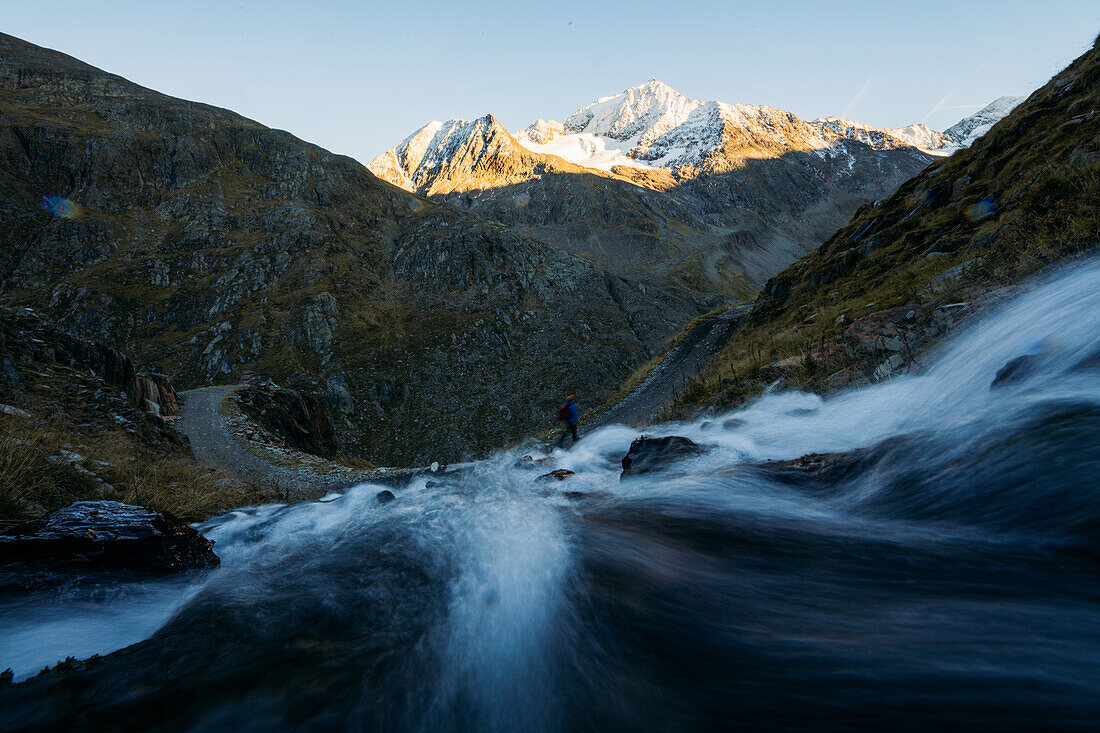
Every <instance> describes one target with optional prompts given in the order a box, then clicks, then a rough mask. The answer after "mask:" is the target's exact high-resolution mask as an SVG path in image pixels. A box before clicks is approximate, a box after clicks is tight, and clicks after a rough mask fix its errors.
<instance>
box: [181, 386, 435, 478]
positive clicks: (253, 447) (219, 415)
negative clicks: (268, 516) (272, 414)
mask: <svg viewBox="0 0 1100 733" xmlns="http://www.w3.org/2000/svg"><path fill="white" fill-rule="evenodd" d="M234 389H236V387H204V388H202V389H192V390H188V391H185V392H181V393H180V396H181V397H182V398H183V404H182V405H181V407H180V417H179V420H177V421H176V429H177V430H179V431H180V432H182V433H183V434H184V435H186V436H187V437H188V439H189V440H190V441H191V451H192V453H194V454H195V458H196V459H198V460H199V461H201V462H203V463H205V464H207V465H209V466H212V467H214V468H217V469H220V470H222V471H224V472H225V473H227V474H229V475H231V476H236V477H237V478H239V479H241V480H243V481H247V482H248V483H250V484H253V485H255V486H259V487H261V488H264V489H267V490H269V491H273V492H275V494H276V495H277V496H279V497H280V498H284V499H308V498H316V497H319V496H323V495H324V494H326V493H328V492H329V491H334V490H337V489H345V488H347V487H349V486H354V485H355V484H359V483H364V482H371V483H386V484H393V483H397V482H403V481H405V480H407V479H408V478H409V477H410V476H411V475H412V474H414V473H417V472H418V470H417V469H386V468H378V469H373V470H359V469H353V468H348V467H347V466H342V465H340V464H338V463H335V462H333V461H329V460H326V459H324V458H320V457H318V456H314V455H310V454H308V453H302V452H300V451H296V450H292V449H288V448H284V447H278V446H272V445H263V444H248V445H246V444H245V443H244V442H242V439H241V438H239V437H238V436H237V435H234V423H237V427H238V428H239V424H240V423H241V422H242V421H243V420H245V418H244V417H243V416H240V415H237V416H235V417H232V418H231V417H229V416H227V415H226V414H225V413H223V411H222V404H223V402H224V401H225V398H226V397H227V396H228V395H229V394H230V393H231V392H232V391H233V390H234Z"/></svg>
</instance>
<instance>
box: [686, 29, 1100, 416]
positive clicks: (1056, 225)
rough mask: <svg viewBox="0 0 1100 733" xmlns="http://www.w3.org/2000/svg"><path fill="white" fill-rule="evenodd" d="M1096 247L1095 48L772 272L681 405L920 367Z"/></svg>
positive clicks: (1099, 185)
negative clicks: (1035, 278) (959, 330)
mask: <svg viewBox="0 0 1100 733" xmlns="http://www.w3.org/2000/svg"><path fill="white" fill-rule="evenodd" d="M1098 44H1100V39H1098ZM1011 104H1012V103H1011V102H1006V103H1004V104H1003V105H1002V107H1003V106H1009V105H1011ZM1013 106H1014V105H1013ZM975 129H977V128H975ZM971 132H972V131H971ZM1098 244H1100V45H1094V47H1093V48H1092V49H1091V50H1090V51H1088V52H1086V53H1085V54H1084V55H1083V56H1081V57H1080V58H1078V59H1077V60H1076V61H1074V62H1073V63H1072V64H1071V65H1070V66H1069V67H1068V68H1067V69H1065V70H1064V71H1063V72H1062V73H1060V74H1058V75H1057V76H1056V77H1054V78H1053V79H1052V80H1051V81H1050V82H1049V83H1047V84H1046V85H1045V86H1043V87H1042V88H1040V89H1039V90H1037V91H1036V92H1034V93H1033V94H1032V95H1031V96H1029V97H1028V98H1027V100H1026V101H1024V102H1022V103H1020V104H1019V105H1018V106H1014V109H1013V110H1012V111H1011V113H1010V114H1008V116H1007V117H1005V118H1004V119H1002V120H1001V121H1000V122H998V123H997V124H995V125H994V126H993V127H992V129H990V130H989V132H988V133H986V134H985V135H984V136H982V137H980V138H979V139H977V140H976V141H975V142H974V144H973V145H972V146H971V147H970V148H968V149H965V150H961V151H959V152H957V153H955V154H954V155H952V156H951V157H950V158H946V159H941V160H939V161H937V162H935V163H934V164H932V165H931V166H929V167H928V168H927V169H926V170H924V171H923V172H922V173H920V174H919V175H918V176H916V177H915V178H913V179H912V180H910V181H909V182H907V183H905V184H904V185H903V186H902V187H901V188H900V189H899V190H898V191H897V192H896V193H894V194H893V195H892V196H890V197H889V198H887V199H885V200H884V201H880V202H876V203H874V204H871V205H867V206H863V207H861V208H860V210H859V211H858V212H857V213H856V215H855V216H854V217H853V218H852V220H851V221H850V222H849V223H848V224H847V225H846V226H844V227H843V228H841V229H840V230H839V231H838V232H836V233H835V234H834V235H833V236H832V237H830V238H829V239H828V240H827V241H826V242H825V243H824V244H823V245H822V246H821V247H819V248H818V249H816V250H814V252H812V253H811V254H810V255H808V256H806V257H804V258H802V259H801V260H799V261H798V262H796V263H795V264H794V265H792V266H790V267H788V268H787V269H786V270H784V271H783V272H781V273H780V274H779V275H777V276H776V277H774V278H772V279H771V280H770V281H769V282H768V284H767V286H766V287H765V288H764V291H763V293H762V294H761V296H760V297H759V298H758V299H757V301H756V303H755V304H754V306H753V309H752V312H751V314H750V316H749V318H748V319H747V321H746V324H745V325H744V326H743V327H742V328H741V330H740V331H739V332H738V333H736V334H735V335H734V336H733V338H732V339H731V342H730V344H729V345H728V346H727V348H726V349H725V351H724V352H723V353H722V354H720V355H719V356H718V357H717V358H716V359H715V361H714V362H713V363H712V366H711V367H710V368H709V369H708V370H707V371H706V373H705V374H704V375H703V376H702V377H701V378H700V379H699V380H697V381H696V382H695V383H693V384H692V385H689V387H688V388H687V389H686V390H685V391H684V393H683V394H682V395H681V396H680V409H679V410H678V412H681V413H682V412H684V411H688V410H692V409H697V408H699V407H700V406H703V405H730V404H736V403H738V402H740V401H741V400H743V399H745V398H746V397H749V396H752V395H753V394H757V393H759V391H760V390H762V389H763V388H764V387H765V386H767V385H768V384H769V383H771V382H773V381H774V380H777V379H782V380H783V381H784V382H786V383H788V384H795V385H799V386H803V387H806V388H810V389H817V390H826V389H831V388H835V387H839V386H843V385H845V384H852V383H854V382H859V381H864V380H871V379H883V378H886V377H888V376H890V375H892V374H897V373H903V372H906V371H914V370H919V369H920V356H921V354H922V352H923V351H924V350H926V349H928V348H929V347H931V346H932V345H934V344H935V343H937V342H938V341H939V340H940V339H941V338H942V337H943V335H944V334H945V333H947V332H948V331H950V329H951V328H952V327H953V326H954V325H956V324H957V323H959V322H961V321H962V320H963V319H965V318H967V317H969V316H971V315H973V314H974V313H976V312H980V311H981V310H982V309H983V307H984V306H986V305H988V304H990V303H993V302H996V300H997V299H998V298H999V297H1002V296H1003V294H1004V291H1005V290H1006V289H1009V288H1011V287H1012V286H1014V285H1015V284H1016V283H1018V282H1019V281H1020V280H1021V279H1022V278H1024V277H1026V276H1027V275H1029V274H1031V273H1033V272H1035V271H1037V270H1040V269H1042V268H1045V267H1048V266H1050V265H1052V264H1055V263H1060V262H1063V261H1065V260H1067V259H1070V258H1074V257H1078V256H1092V255H1093V254H1094V253H1095V252H1096V251H1097V249H1096V248H1097V245H1098Z"/></svg>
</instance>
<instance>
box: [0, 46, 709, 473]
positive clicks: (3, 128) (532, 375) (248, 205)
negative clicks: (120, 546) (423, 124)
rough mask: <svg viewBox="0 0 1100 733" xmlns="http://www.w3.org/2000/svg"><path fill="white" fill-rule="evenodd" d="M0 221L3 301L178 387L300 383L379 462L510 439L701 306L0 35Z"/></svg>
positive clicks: (597, 388)
mask: <svg viewBox="0 0 1100 733" xmlns="http://www.w3.org/2000/svg"><path fill="white" fill-rule="evenodd" d="M0 218H2V219H3V221H4V222H5V224H6V226H5V227H3V228H0V291H2V293H3V296H2V297H3V299H4V300H6V301H8V302H14V303H24V304H31V305H34V306H37V307H40V308H42V309H43V311H44V312H46V313H48V314H49V315H50V316H51V317H52V318H54V319H56V320H57V321H59V322H61V323H63V324H65V325H66V326H67V327H69V328H73V329H78V330H80V331H82V332H84V333H87V334H92V335H94V336H95V337H97V338H99V339H101V340H105V341H108V342H110V343H112V344H115V345H120V346H126V347H127V348H129V349H130V350H131V351H132V353H134V354H135V355H136V357H137V359H138V361H139V362H140V363H142V364H155V365H157V366H159V367H161V368H162V369H163V370H166V371H169V372H171V373H172V374H173V375H174V376H175V377H176V379H177V381H178V382H179V383H181V384H182V385H183V386H185V387H188V386H199V385H203V384H210V383H215V382H235V381H236V378H237V377H238V376H239V375H240V374H241V373H242V372H243V371H244V370H250V371H253V372H257V373H262V374H269V375H271V376H273V377H276V378H279V379H281V378H285V377H289V376H291V375H299V376H300V377H302V381H304V382H310V383H312V385H313V386H314V387H315V388H316V389H319V390H322V391H324V392H325V393H326V395H327V399H328V401H329V405H330V407H331V409H332V410H333V423H334V427H335V430H336V438H337V440H338V442H339V444H340V446H341V448H342V449H343V450H345V451H346V452H349V453H354V454H360V455H363V456H364V457H366V458H367V459H369V460H371V461H372V462H374V463H377V464H389V465H401V464H403V463H416V464H420V463H423V462H426V461H429V460H436V459H440V460H444V461H452V460H455V459H458V458H461V457H462V456H465V455H467V454H471V453H477V452H481V451H485V450H488V449H490V448H492V447H495V446H497V445H500V444H501V443H502V442H505V441H508V440H511V439H515V438H519V437H521V436H524V435H527V434H529V433H531V432H533V431H535V430H536V429H537V428H538V427H540V426H542V425H545V424H546V423H547V422H548V421H550V420H552V415H551V414H550V413H549V410H550V408H551V406H552V404H554V400H555V399H556V397H557V395H559V394H560V393H562V392H566V391H573V392H579V393H583V394H585V395H586V396H587V398H588V399H592V400H598V399H600V397H601V396H602V395H607V394H609V393H610V391H611V390H612V389H614V387H615V386H616V385H617V384H618V383H619V382H620V381H621V379H622V378H623V377H624V376H625V375H626V374H627V373H629V370H630V369H631V368H633V367H634V366H636V365H638V364H640V363H642V362H644V361H645V360H646V359H647V358H648V357H649V356H650V355H651V354H653V353H654V352H655V351H656V350H657V349H659V348H660V346H661V345H662V344H663V342H664V340H665V339H666V338H667V336H669V335H670V334H671V333H673V332H674V331H675V329H676V328H677V327H678V326H679V325H681V324H683V323H685V322H687V321H688V320H690V319H691V318H692V317H693V316H695V315H697V314H699V313H700V312H701V311H702V310H705V309H706V308H707V307H709V304H708V303H706V302H703V301H700V300H695V299H691V298H687V297H684V295H683V291H682V289H676V288H662V287H661V286H660V284H655V283H648V284H646V283H638V282H635V281H632V280H626V279H623V278H620V277H617V276H615V275H613V274H610V273H608V272H607V271H605V270H603V269H601V268H599V267H597V266H595V265H593V264H592V263H591V262H589V261H587V260H584V259H580V258H577V257H574V256H571V255H569V254H567V253H565V252H563V251H561V250H560V249H558V248H555V247H552V246H548V245H546V244H543V243H542V242H539V241H536V240H534V239H531V238H529V237H527V236H524V235H523V234H521V233H517V232H515V231H512V230H509V229H506V228H504V227H502V226H500V225H499V224H495V223H491V222H489V221H487V220H485V219H483V218H481V217H479V216H476V215H472V214H469V213H466V212H463V211H461V210H458V209H456V208H454V207H451V206H447V205H440V204H437V203H434V202H431V201H427V200H424V199H421V198H418V197H416V196H413V195H410V194H408V193H406V192H405V191H402V190H400V189H398V188H396V187H394V186H391V185H389V184H387V183H384V182H382V181H380V180H379V179H378V178H376V177H375V176H373V175H372V174H371V173H369V172H368V171H367V170H366V169H364V168H363V167H362V166H361V165H359V164H358V163H356V162H355V161H353V160H351V159H348V158H345V157H341V156H337V155H333V154H331V153H329V152H327V151H325V150H322V149H320V148H317V147H316V146H313V145H309V144H307V143H304V142H302V141H300V140H298V139H296V138H294V137H293V136H291V135H289V134H288V133H285V132H282V131H279V130H271V129H268V128H265V127H263V126H262V125H260V124H258V123H256V122H253V121H251V120H247V119H245V118H243V117H240V116H239V115H236V114H234V113H232V112H229V111H226V110H222V109H217V108H213V107H209V106H207V105H202V104H197V103H193V102H187V101H183V100H178V99H173V98H171V97H167V96H165V95H162V94H159V93H157V92H154V91H151V90H148V89H144V88H142V87H139V86H137V85H135V84H132V83H130V82H128V81H126V80H124V79H121V78H119V77H117V76H113V75H111V74H108V73H106V72H103V71H100V70H98V69H95V68H93V67H91V66H88V65H86V64H83V63H81V62H79V61H77V60H75V59H72V58H70V57H68V56H65V55H63V54H60V53H57V52H54V51H49V50H46V49H42V48H39V47H37V46H34V45H32V44H29V43H25V42H23V41H20V40H18V39H15V38H13V37H11V36H4V35H0Z"/></svg>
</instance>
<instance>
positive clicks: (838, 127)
mask: <svg viewBox="0 0 1100 733" xmlns="http://www.w3.org/2000/svg"><path fill="white" fill-rule="evenodd" d="M1018 101H1019V99H1018V98H1009V97H1005V98H1002V99H1000V100H997V102H995V103H994V104H992V105H990V106H989V107H986V108H985V109H983V110H982V111H981V112H979V113H978V114H976V115H974V116H972V117H968V118H967V119H965V120H963V121H961V122H960V123H959V124H958V125H955V126H954V127H953V128H951V130H949V131H945V132H937V131H935V130H932V129H930V128H928V127H926V126H925V125H919V124H918V125H910V126H908V127H904V128H897V129H880V128H876V127H872V126H870V125H864V124H861V123H858V122H853V121H851V120H844V119H841V118H838V117H828V118H824V119H818V120H814V121H812V122H807V121H803V120H800V119H799V118H798V117H796V116H795V115H793V114H792V113H790V112H787V111H784V110H781V109H777V108H774V107H767V106H753V105H746V104H726V103H725V102H719V101H709V102H704V101H701V100H698V99H692V98H690V97H687V96H685V95H683V94H680V93H679V92H677V91H676V90H675V89H672V88H671V87H669V86H668V85H667V84H664V83H662V82H660V81H658V80H656V79H651V80H649V81H647V82H646V83H644V84H641V85H639V86H636V87H631V88H630V89H627V90H625V91H623V92H621V93H620V94H617V95H614V96H610V97H604V98H602V99H598V100H596V101H595V102H593V103H592V104H589V105H587V106H584V107H582V108H581V109H579V110H577V111H576V112H574V113H573V114H571V115H570V116H568V117H567V118H565V121H564V122H556V121H552V120H541V119H540V120H538V121H536V122H535V123H533V124H532V125H530V126H529V127H527V128H525V129H523V130H519V131H515V132H510V131H508V130H506V129H505V128H504V126H503V125H501V124H500V122H499V121H498V120H497V119H496V118H494V117H493V116H492V115H486V116H485V117H482V118H479V119H477V120H473V121H467V120H448V121H447V122H438V121H433V122H430V123H428V124H427V125H425V126H424V127H422V128H421V129H419V130H417V131H416V132H414V133H413V134H412V135H410V136H409V137H407V138H405V139H404V140H402V141H401V142H400V143H398V144H397V145H396V146H394V147H393V148H391V149H390V150H388V151H386V152H385V153H383V154H382V155H379V156H378V157H377V158H375V159H374V160H372V161H371V162H370V164H369V165H368V168H369V169H370V170H371V172H373V173H374V174H375V175H377V176H379V177H380V178H383V179H384V180H387V181H389V182H390V183H393V184H395V185H397V186H400V187H401V188H404V189H406V190H408V191H412V192H415V193H419V194H421V195H424V196H431V197H436V198H440V199H442V200H446V201H449V202H452V203H456V204H458V205H459V206H462V207H464V208H467V209H471V210H474V211H477V212H479V213H481V214H484V215H486V216H489V217H490V218H493V219H496V220H497V221H500V222H501V223H503V224H507V225H509V226H512V227H516V228H518V229H521V230H522V231H524V232H526V233H528V234H530V235H532V236H534V237H537V238H540V239H543V240H545V241H549V242H551V243H554V244H557V245H559V246H561V247H563V248H565V249H566V250H568V251H570V252H573V253H575V254H580V255H582V256H585V257H587V258H589V259H592V260H593V261H595V262H597V263H599V264H600V265H601V266H604V267H607V268H609V269H612V270H614V271H617V272H620V273H629V274H631V275H635V276H640V277H643V278H650V279H654V280H656V281H659V282H662V283H666V284H667V283H669V282H675V283H677V284H678V285H681V286H683V287H686V288H687V289H688V290H690V291H694V292H697V293H700V294H722V295H733V296H744V295H747V294H749V293H751V292H754V291H755V290H756V289H757V288H758V287H759V286H760V285H762V284H763V282H764V281H765V280H766V279H767V278H768V277H770V276H771V275H774V274H775V273H776V272H778V271H779V270H780V269H782V267H784V266H786V265H788V264H790V263H791V262H793V261H794V260H795V259H797V258H798V257H799V256H801V255H802V254H804V253H805V252H807V251H808V250H809V249H811V248H812V247H814V246H816V245H817V244H818V243H819V242H820V241H821V240H823V239H824V238H825V237H826V236H828V234H829V233H831V232H832V231H834V230H835V229H836V227H838V226H840V225H841V224H843V223H844V221H846V220H847V218H848V217H849V216H850V215H851V214H852V212H853V211H854V210H855V208H856V207H857V206H858V205H859V204H861V203H865V202H867V201H870V200H874V199H876V198H879V197H881V196H883V195H886V194H888V193H890V192H891V191H893V190H894V188H896V187H897V186H898V185H899V184H900V183H901V182H902V181H904V180H906V179H908V178H909V177H911V176H912V175H914V174H915V173H916V172H918V171H919V170H921V169H922V168H923V167H924V166H925V165H927V164H928V163H929V162H930V161H931V160H932V159H933V158H934V157H936V156H942V155H945V154H950V153H951V152H953V151H954V150H957V149H959V148H960V147H963V146H965V145H968V144H969V143H970V142H972V141H973V139H974V138H975V136H977V135H980V134H981V133H982V132H983V131H984V130H986V129H988V127H989V126H990V124H992V122H993V121H996V119H1000V117H1001V116H1004V115H1005V114H1007V113H1008V111H1010V110H1011V108H1012V106H1014V104H1015V103H1018Z"/></svg>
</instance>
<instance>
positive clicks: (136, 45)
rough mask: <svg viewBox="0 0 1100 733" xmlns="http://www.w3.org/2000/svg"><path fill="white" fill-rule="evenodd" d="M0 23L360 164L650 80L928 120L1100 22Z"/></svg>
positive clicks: (1039, 15) (754, 98)
mask: <svg viewBox="0 0 1100 733" xmlns="http://www.w3.org/2000/svg"><path fill="white" fill-rule="evenodd" d="M0 19H2V20H0V30H3V31H4V32H6V33H10V34H12V35H15V36H19V37H20V38H24V39H26V40H29V41H32V42H34V43H38V44H40V45H43V46H47V47H50V48H55V49H57V50H60V51H64V52H65V53H68V54H71V55H73V56H76V57H77V58H80V59H82V60H84V61H87V62H89V63H91V64H94V65H95V66H99V67H101V68H104V69H107V70H108V71H111V72H114V73H117V74H121V75H122V76H125V77H127V78H129V79H131V80H133V81H136V82H138V83H140V84H143V85H145V86H149V87H152V88H154V89H158V90H160V91H163V92H166V93H168V94H172V95H174V96H178V97H184V98H187V99H194V100H199V101H203V102H209V103H211V104H216V105H218V106H221V107H228V108H230V109H233V110H235V111H237V112H240V113H242V114H244V115H246V116H248V117H251V118H253V119H256V120H258V121H260V122H262V123H264V124H266V125H269V126H271V127H278V128H282V129H286V130H289V131H290V132H292V133H294V134H295V135H298V136H299V137H302V138H304V139H306V140H309V141H311V142H315V143H317V144H319V145H322V146H324V147H326V148H329V149H330V150H333V151H335V152H338V153H344V154H347V155H352V156H354V157H356V158H358V159H360V160H362V161H364V162H365V161H367V160H369V159H370V158H372V157H373V156H374V155H375V154H377V153H379V152H381V151H383V150H385V149H386V148H389V147H390V146H391V145H393V144H394V143H396V142H397V141H398V140H400V139H401V138H402V137H404V136H405V135H407V134H408V133H410V132H412V131H413V130H414V129H415V128H417V127H419V126H420V125H422V124H423V123H425V122H427V121H428V120H430V119H447V118H450V117H465V118H472V117H477V116H480V115H482V114H485V113H486V112H492V113H493V114H495V115H496V116H497V118H498V119H500V120H501V121H502V122H503V123H504V124H505V125H507V126H508V127H509V128H511V129H517V128H521V127H525V126H526V125H528V124H529V123H530V122H532V121H534V120H535V119H536V118H538V117H546V118H556V119H562V118H564V117H565V116H567V115H568V114H569V113H571V112H572V111H574V110H575V109H576V108H578V107H580V106H583V105H584V104H587V103H588V102H590V101H592V100H594V99H595V98H597V97H600V96H606V95H609V94H615V93H617V92H619V91H621V90H622V89H624V88H626V87H629V86H633V85H635V84H639V83H641V82H643V81H645V80H646V79H649V78H651V77H657V78H658V79H661V80H662V81H664V82H665V83H667V84H670V85H671V86H673V87H675V88H676V89H678V90H680V91H681V92H683V93H684V94H687V95H689V96H693V97H697V98H700V99H720V100H722V101H725V102H731V103H732V102H745V103H749V104H768V105H771V106H774V107H780V108H783V109H788V110H791V111H792V112H794V113H795V114H796V115H798V116H799V117H802V118H804V119H813V118H815V117H818V116H824V115H828V114H845V115H846V116H849V117H851V118H853V119H856V120H859V121H861V122H865V123H869V124H873V125H878V126H882V127H897V126H901V125H905V124H909V123H911V122H920V121H924V122H925V123H926V124H928V125H930V126H932V127H935V128H936V129H943V128H945V127H947V126H949V125H950V124H952V123H953V122H955V121H957V120H958V119H959V118H961V117H963V116H965V115H967V114H970V113H971V112H973V111H975V110H976V109H978V107H980V106H982V105H984V104H985V103H987V102H989V101H991V100H993V99H994V98H996V97H998V96H1001V95H1002V94H1027V93H1029V92H1030V91H1032V90H1033V89H1034V88H1035V87H1037V86H1039V85H1041V84H1043V83H1044V82H1046V81H1047V79H1049V78H1050V77H1051V76H1052V75H1053V74H1054V73H1056V72H1057V71H1058V70H1059V69H1061V68H1062V67H1063V66H1065V65H1066V64H1067V63H1069V62H1070V61H1071V60H1073V59H1074V58H1075V57H1076V56H1078V55H1080V54H1081V53H1082V52H1083V51H1084V50H1085V49H1086V48H1088V47H1089V45H1090V44H1091V43H1092V40H1093V39H1094V37H1095V36H1096V34H1097V32H1098V31H1100V3H1098V2H1096V0H1088V1H1087V2H1086V1H1081V2H1078V1H1076V0H1064V1H1062V2H1057V1H1053V2H1034V1H1033V2H1012V1H1005V0H1002V1H1000V2H967V0H953V1H952V2H938V1H937V0H921V1H920V2H905V3H897V4H894V3H888V2H847V3H846V2H842V1H841V0H830V1H824V0H814V1H813V2H784V1H783V0H770V1H769V0H758V1H757V2H751V3H742V2H726V3H712V2H698V3H691V4H687V3H674V2H667V1H666V2H648V1H644V0H643V1H635V2H596V1H595V0H592V1H590V2H584V3H580V2H572V1H570V0H564V1H562V2H558V3H545V2H544V3H522V2H481V3H459V2H404V3H380V2H359V3H353V2H311V3H302V2H280V1H279V0H268V2H251V1H247V0H237V1H236V2H233V1H232V0H230V1H228V2H206V1H196V2H174V3H167V2H157V1H156V0H146V2H121V1H114V0H97V1H96V2H87V1H86V0H84V1H83V2H69V1H68V0H51V2H49V3H34V2H28V1H27V0H0Z"/></svg>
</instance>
